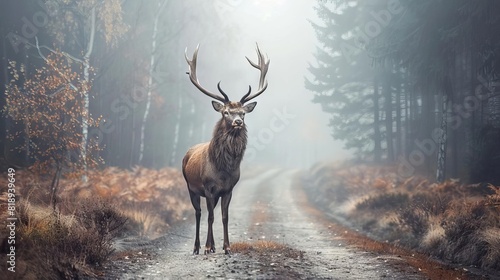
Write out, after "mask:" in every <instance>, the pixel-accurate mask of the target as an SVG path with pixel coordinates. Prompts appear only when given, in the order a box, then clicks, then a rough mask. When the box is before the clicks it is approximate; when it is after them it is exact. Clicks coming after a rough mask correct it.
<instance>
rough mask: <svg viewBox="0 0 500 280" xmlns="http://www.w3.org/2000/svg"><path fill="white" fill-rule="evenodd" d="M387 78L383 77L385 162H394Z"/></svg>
mask: <svg viewBox="0 0 500 280" xmlns="http://www.w3.org/2000/svg"><path fill="white" fill-rule="evenodd" d="M388 74H389V76H387V77H385V83H384V107H385V108H384V109H385V133H386V135H385V137H386V143H387V162H389V163H390V162H393V161H394V143H393V132H392V88H391V81H390V72H389V73H388Z"/></svg>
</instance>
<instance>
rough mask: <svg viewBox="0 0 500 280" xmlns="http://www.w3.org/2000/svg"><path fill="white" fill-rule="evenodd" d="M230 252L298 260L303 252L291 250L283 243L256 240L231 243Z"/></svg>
mask: <svg viewBox="0 0 500 280" xmlns="http://www.w3.org/2000/svg"><path fill="white" fill-rule="evenodd" d="M231 252H233V253H239V254H251V253H254V252H255V253H258V254H274V255H281V256H284V257H286V258H292V259H298V258H302V257H303V254H304V253H303V252H302V251H298V250H295V249H292V248H290V247H288V246H286V245H285V244H283V243H279V242H276V241H269V240H257V241H254V242H233V243H231Z"/></svg>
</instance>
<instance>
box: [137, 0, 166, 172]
mask: <svg viewBox="0 0 500 280" xmlns="http://www.w3.org/2000/svg"><path fill="white" fill-rule="evenodd" d="M167 2H168V1H167V0H163V1H161V2H160V1H159V2H158V10H157V13H156V16H155V19H154V23H153V35H152V37H151V59H150V63H149V78H148V93H147V97H146V109H145V110H144V116H143V117H142V125H141V140H140V141H141V144H140V147H139V164H142V159H143V158H144V141H145V139H144V138H145V130H146V123H147V119H148V115H149V110H150V108H151V91H152V90H153V74H154V73H153V72H154V68H155V55H156V46H157V39H158V22H159V21H160V16H161V12H162V10H163V8H164V7H165V6H166V4H167Z"/></svg>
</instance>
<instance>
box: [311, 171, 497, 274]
mask: <svg viewBox="0 0 500 280" xmlns="http://www.w3.org/2000/svg"><path fill="white" fill-rule="evenodd" d="M306 180H307V181H308V184H309V185H311V186H312V187H313V188H314V196H313V197H312V200H313V202H315V203H318V204H320V205H324V206H326V207H328V208H329V210H330V211H332V212H333V213H336V214H338V215H340V216H341V217H343V218H345V219H348V220H349V221H350V222H352V224H353V226H356V227H359V228H362V229H363V230H364V231H366V232H368V233H370V234H372V235H374V236H377V237H378V238H379V239H380V240H384V241H386V240H387V241H389V242H392V243H394V244H399V245H403V246H405V247H407V248H411V249H416V250H418V251H421V252H425V253H427V254H429V255H432V256H435V257H439V258H441V259H442V260H446V261H451V262H454V263H459V264H462V265H474V266H477V267H481V268H484V269H489V270H495V271H500V260H499V254H500V253H497V252H500V244H499V242H498V240H499V239H500V237H498V238H497V236H500V235H499V234H498V233H499V230H500V187H496V186H492V185H488V184H464V183H461V182H460V181H459V180H447V181H446V182H443V183H441V184H436V183H431V182H429V180H427V179H426V178H423V177H418V176H414V177H410V178H408V179H406V180H400V179H399V178H398V177H397V172H396V168H395V167H376V166H359V165H358V166H354V167H353V166H338V165H336V166H331V165H323V166H321V167H315V168H314V169H313V170H312V174H311V176H310V179H306ZM495 234H496V235H495Z"/></svg>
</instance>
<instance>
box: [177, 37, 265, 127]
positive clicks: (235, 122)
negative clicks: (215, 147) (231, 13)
mask: <svg viewBox="0 0 500 280" xmlns="http://www.w3.org/2000/svg"><path fill="white" fill-rule="evenodd" d="M198 49H199V45H198V46H197V47H196V50H195V51H194V54H193V59H191V60H190V59H189V58H188V56H187V48H186V51H185V57H186V61H187V63H188V64H189V72H187V73H186V74H188V75H189V79H190V80H191V82H192V83H193V84H194V85H195V86H196V87H197V88H198V89H199V90H200V91H201V92H203V93H204V94H205V95H207V96H209V97H211V98H213V99H215V100H218V101H212V106H213V108H214V110H215V111H217V112H219V113H221V115H222V119H223V120H224V123H225V124H226V126H227V127H231V128H233V129H241V128H243V127H245V122H244V119H245V114H246V113H250V112H252V111H253V109H254V108H255V105H257V102H251V103H248V104H246V105H245V103H246V102H248V101H250V100H252V99H254V98H255V97H257V96H259V95H260V94H262V93H263V92H264V91H265V90H266V89H267V80H266V74H267V70H268V68H269V62H270V61H269V58H267V59H266V58H265V57H264V55H263V54H262V52H261V51H260V49H259V46H258V45H257V56H258V59H259V62H258V64H257V63H254V62H252V61H251V60H250V59H249V58H248V57H246V59H247V60H248V62H249V63H250V65H252V66H253V67H255V68H257V69H258V70H259V71H260V80H259V88H258V90H257V92H256V93H254V94H251V93H252V87H251V86H248V92H247V93H246V94H245V95H243V97H242V98H241V99H240V101H237V102H234V101H230V100H229V97H228V96H227V94H226V93H225V92H224V91H223V90H222V88H221V86H220V81H219V83H217V89H218V90H219V92H220V94H221V95H222V96H221V95H217V94H214V93H212V92H210V91H209V90H207V89H205V88H204V87H202V86H201V85H200V83H199V81H198V78H197V76H196V60H197V58H198Z"/></svg>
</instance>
